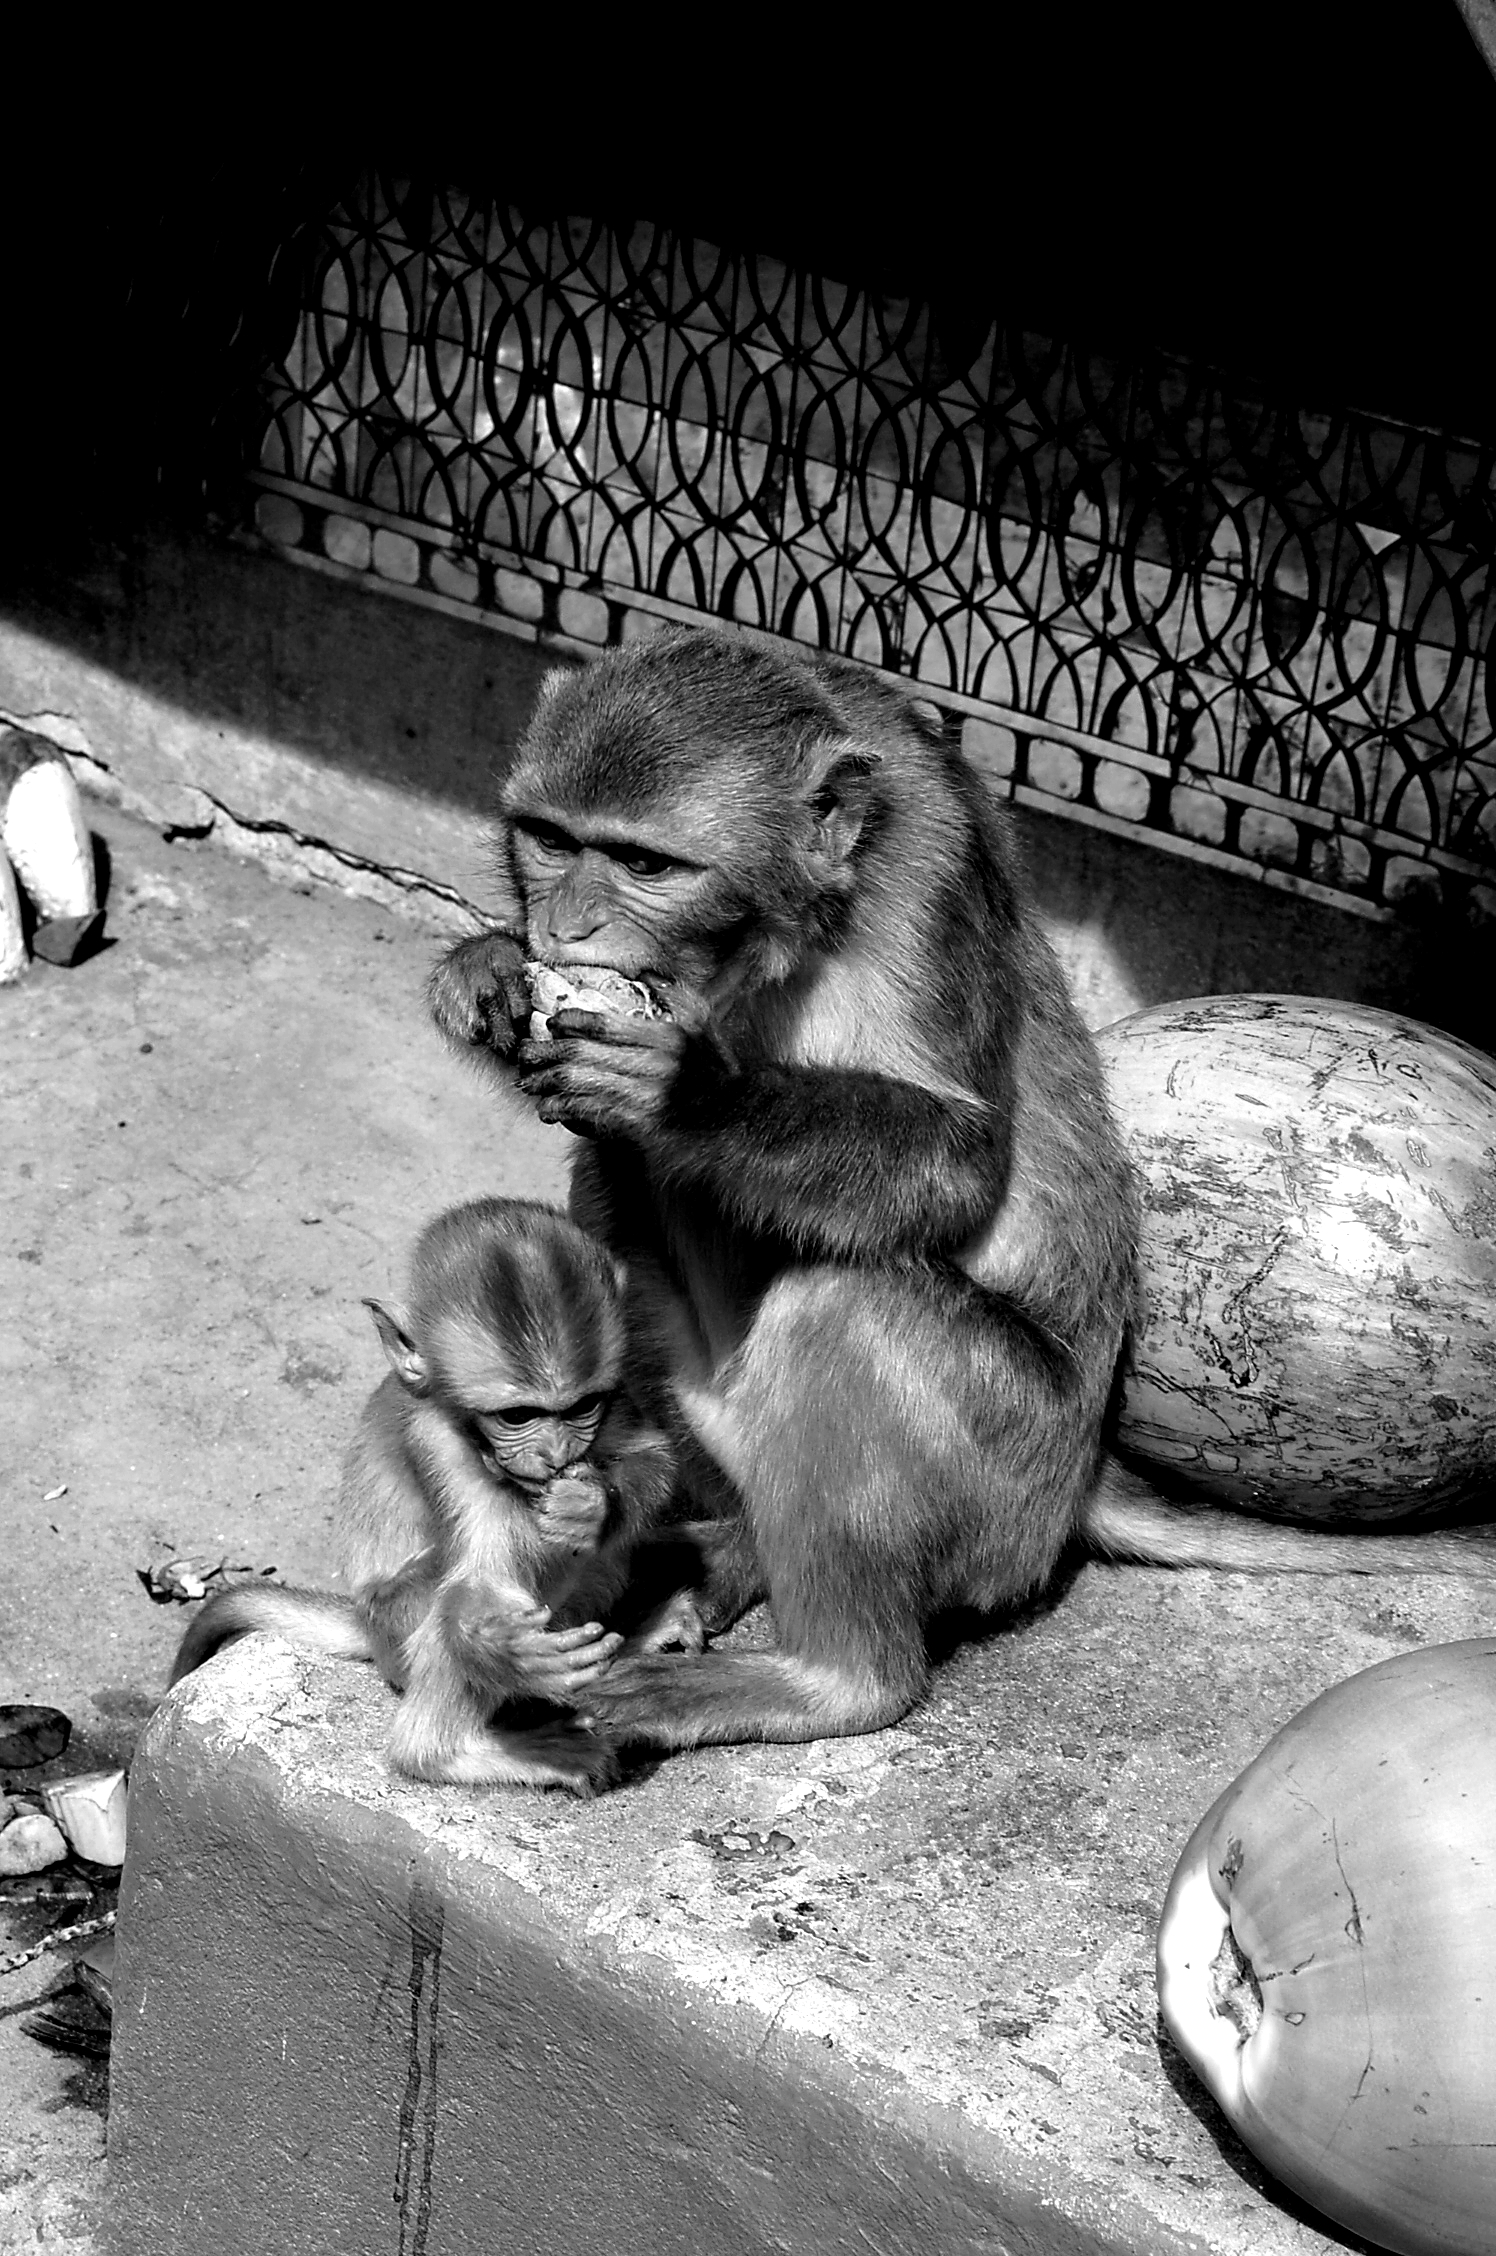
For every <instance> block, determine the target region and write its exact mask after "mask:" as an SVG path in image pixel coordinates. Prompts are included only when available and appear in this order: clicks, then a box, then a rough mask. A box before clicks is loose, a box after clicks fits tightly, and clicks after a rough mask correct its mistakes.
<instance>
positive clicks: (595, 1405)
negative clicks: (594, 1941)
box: [172, 1199, 691, 1793]
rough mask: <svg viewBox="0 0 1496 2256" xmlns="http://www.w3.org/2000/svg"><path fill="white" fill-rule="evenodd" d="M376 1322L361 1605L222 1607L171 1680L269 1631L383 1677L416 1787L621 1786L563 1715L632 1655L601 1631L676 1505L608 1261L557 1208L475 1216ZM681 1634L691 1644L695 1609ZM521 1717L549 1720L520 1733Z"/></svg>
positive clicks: (496, 1210) (260, 1592)
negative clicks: (376, 1377)
mask: <svg viewBox="0 0 1496 2256" xmlns="http://www.w3.org/2000/svg"><path fill="white" fill-rule="evenodd" d="M368 1306H369V1307H370V1308H371V1309H372V1311H373V1313H374V1320H375V1323H376V1325H377V1327H378V1330H379V1334H380V1338H381V1341H382V1343H383V1345H384V1349H385V1353H386V1356H387V1357H388V1359H389V1363H390V1371H389V1375H388V1376H387V1377H386V1378H385V1379H384V1380H383V1381H382V1382H381V1384H380V1385H379V1386H378V1387H377V1388H376V1389H375V1391H374V1393H373V1395H372V1396H371V1397H370V1400H369V1403H368V1406H367V1408H366V1410H365V1412H364V1415H363V1417H362V1419H361V1421H360V1423H359V1428H358V1432H357V1434H356V1436H355V1438H354V1441H353V1444H352V1447H351V1448H350V1450H349V1453H348V1458H347V1463H346V1466H345V1469H344V1475H343V1486H342V1496H341V1517H342V1522H343V1539H344V1546H345V1551H346V1566H347V1571H348V1577H349V1581H350V1583H351V1585H352V1595H351V1596H347V1597H344V1596H339V1595H336V1594H333V1593H330V1592H320V1591H311V1590H296V1589H289V1588H277V1587H274V1586H269V1585H266V1584H264V1583H259V1584H249V1585H244V1586H241V1587H239V1588H236V1589H233V1590H229V1591H225V1592H223V1593H222V1594H221V1595H220V1596H218V1597H215V1598H212V1599H210V1600H209V1602H208V1604H207V1605H206V1606H205V1607H204V1608H203V1609H202V1611H201V1613H200V1614H199V1615H198V1616H197V1618H196V1620H195V1621H194V1622H193V1623H192V1626H191V1627H190V1628H189V1630H188V1631H187V1634H186V1636H185V1637H184V1638H183V1640H182V1645H181V1648H180V1650H179V1652H178V1654H177V1659H176V1663H175V1666H174V1668H173V1670H172V1682H173V1683H176V1682H177V1681H178V1680H179V1679H180V1678H181V1677H183V1676H185V1675H187V1674H188V1673H189V1671H191V1670H192V1669H194V1668H197V1667H198V1666H199V1665H200V1664H201V1663H202V1662H203V1661H205V1660H206V1659H207V1658H208V1657H209V1655H210V1654H212V1653H213V1652H215V1651H216V1650H217V1649H218V1647H219V1646H220V1645H221V1644H223V1643H224V1641H225V1640H226V1639H227V1638H230V1637H235V1636H238V1635H240V1634H241V1633H242V1632H243V1631H245V1630H248V1629H273V1630H278V1631H279V1632H280V1633H281V1634H282V1635H284V1636H286V1637H288V1638H290V1639H291V1640H292V1641H293V1642H295V1643H299V1644H302V1645H312V1646H314V1647H316V1648H317V1649H319V1650H322V1651H325V1652H330V1653H335V1654H340V1655H343V1656H345V1657H347V1658H350V1659H365V1660H373V1661H375V1662H377V1664H378V1666H379V1668H380V1670H381V1671H382V1673H383V1674H384V1676H385V1677H386V1679H387V1680H388V1681H389V1683H391V1684H392V1685H394V1686H395V1687H396V1688H397V1689H399V1690H402V1691H403V1693H404V1697H403V1699H402V1700H401V1702H400V1705H399V1708H398V1710H397V1711H396V1714H395V1718H394V1722H393V1725H392V1728H391V1732H390V1756H391V1760H392V1762H393V1763H394V1765H395V1767H396V1768H397V1769H398V1770H402V1771H405V1772H407V1773H409V1774H410V1775H411V1776H413V1777H416V1778H428V1779H436V1780H441V1781H445V1782H448V1783H452V1784H457V1785H496V1784H527V1785H542V1786H543V1785H556V1786H565V1787H569V1788H571V1789H572V1790H573V1791H574V1792H582V1793H585V1792H589V1791H591V1790H592V1789H593V1788H594V1787H598V1786H602V1785H606V1784H608V1783H610V1782H611V1781H612V1779H613V1777H614V1775H615V1772H616V1759H615V1756H614V1753H613V1749H612V1745H611V1743H610V1741H609V1739H608V1737H607V1735H606V1734H605V1733H602V1732H599V1731H598V1730H596V1729H594V1728H593V1727H592V1726H591V1724H590V1723H589V1722H587V1721H585V1720H583V1719H582V1718H580V1717H579V1716H577V1715H576V1714H574V1713H572V1712H569V1711H573V1710H575V1709H577V1708H578V1707H580V1706H582V1705H584V1704H585V1703H587V1702H589V1701H590V1697H591V1693H592V1690H593V1689H594V1687H595V1686H596V1684H597V1682H598V1681H599V1679H600V1677H601V1676H602V1674H603V1672H604V1671H605V1670H606V1668H607V1666H608V1663H609V1662H610V1660H611V1658H612V1656H613V1654H614V1653H615V1652H617V1650H618V1649H619V1647H620V1646H621V1644H622V1643H623V1639H622V1636H621V1635H620V1634H619V1633H618V1632H617V1631H616V1630H605V1629H604V1627H603V1623H604V1621H605V1620H606V1619H607V1617H608V1615H609V1613H610V1612H611V1610H612V1609H613V1608H614V1606H615V1604H616V1602H617V1601H618V1599H619V1597H620V1596H621V1593H622V1591H623V1588H624V1584H625V1582H626V1580H627V1579H628V1575H629V1570H630V1565H631V1562H632V1559H633V1556H634V1553H635V1551H636V1548H637V1546H638V1545H639V1543H640V1542H641V1540H642V1539H643V1538H644V1537H645V1536H646V1534H647V1532H648V1531H649V1530H650V1529H651V1528H652V1527H653V1526H654V1524H655V1523H656V1522H657V1521H658V1520H659V1518H660V1517H661V1515H662V1513H663V1511H664V1508H665V1505H666V1503H667V1501H668V1498H669V1496H670V1492H671V1488H672V1485H673V1460H672V1457H671V1453H670V1449H669V1446H668V1444H667V1442H666V1441H665V1440H664V1438H663V1436H661V1435H660V1434H658V1433H656V1432H654V1431H652V1430H651V1429H649V1428H648V1427H646V1426H644V1425H643V1424H642V1423H641V1421H640V1420H639V1418H638V1417H637V1415H636V1413H635V1412H634V1411H633V1409H632V1407H631V1405H630V1403H629V1401H628V1399H627V1397H626V1396H625V1395H623V1394H621V1393H620V1392H619V1391H618V1387H619V1380H620V1376H621V1371H622V1365H623V1358H624V1313H623V1302H622V1293H621V1288H620V1281H619V1277H618V1274H617V1271H616V1269H615V1265H614V1263H613V1261H612V1259H611V1257H610V1256H609V1255H608V1254H607V1252H606V1251H605V1250H604V1249H603V1247H601V1246H600V1245H598V1244H597V1243H596V1242H595V1240H593V1239H591V1238H589V1237H588V1236H587V1235H586V1234H585V1233H584V1232H583V1231H582V1230H580V1229H578V1228H577V1227H576V1225H575V1224H574V1223H572V1222H569V1221H568V1220H566V1218H565V1217H564V1216H562V1215H559V1214H556V1213H555V1212H553V1211H552V1210H551V1209H550V1208H548V1207H544V1206H540V1205H537V1204H534V1203H532V1202H529V1201H522V1200H511V1199H479V1200H475V1201H474V1202H472V1203H471V1204H469V1205H466V1206H461V1207H456V1208H454V1209H452V1210H451V1211H450V1212H448V1213H446V1214H442V1215H440V1216H438V1217H437V1219H436V1220H435V1221H434V1222H432V1223H430V1224H429V1225H428V1227H427V1228H426V1229H425V1230H424V1231H423V1232H422V1234H421V1237H420V1239H419V1240H418V1242H417V1244H416V1247H415V1252H414V1255H413V1258H412V1262H411V1284H410V1293H409V1297H408V1300H407V1302H406V1303H405V1305H404V1306H402V1307H399V1308H393V1307H389V1306H387V1305H386V1304H384V1303H383V1302H380V1301H370V1302H369V1303H368ZM669 1629H670V1631H671V1632H672V1633H674V1634H681V1635H687V1636H689V1635H690V1634H691V1625H690V1619H689V1613H688V1610H677V1612H676V1613H675V1614H673V1615H672V1616H671V1617H670V1621H669ZM662 1633H663V1632H657V1634H662ZM518 1701H526V1702H531V1703H534V1702H537V1701H538V1702H544V1703H547V1704H548V1705H549V1709H550V1712H549V1713H548V1714H546V1715H545V1716H543V1717H542V1718H541V1719H539V1720H535V1719H531V1720H529V1721H527V1722H525V1723H524V1724H520V1723H518V1722H515V1721H513V1720H512V1719H511V1720H510V1721H508V1722H506V1721H505V1719H504V1716H503V1713H502V1711H503V1709H504V1707H505V1706H506V1704H509V1703H513V1702H518Z"/></svg>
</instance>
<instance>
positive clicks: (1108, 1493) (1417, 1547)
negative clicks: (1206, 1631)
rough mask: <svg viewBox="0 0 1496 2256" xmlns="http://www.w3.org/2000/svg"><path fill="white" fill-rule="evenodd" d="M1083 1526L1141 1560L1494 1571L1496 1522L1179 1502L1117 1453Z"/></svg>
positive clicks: (1248, 1570) (1264, 1568)
mask: <svg viewBox="0 0 1496 2256" xmlns="http://www.w3.org/2000/svg"><path fill="white" fill-rule="evenodd" d="M1080 1532H1081V1535H1082V1536H1083V1537H1084V1539H1085V1541H1086V1542H1087V1543H1089V1544H1090V1546H1091V1548H1092V1549H1093V1550H1095V1551H1099V1552H1101V1553H1102V1555H1103V1556H1104V1557H1106V1558H1110V1559H1131V1560H1135V1561H1136V1562H1137V1563H1138V1564H1140V1565H1143V1566H1155V1567H1220V1568H1226V1569H1232V1570H1234V1571H1235V1572H1237V1573H1238V1574H1459V1575H1476V1576H1479V1577H1481V1578H1482V1579H1487V1578H1490V1577H1493V1576H1496V1527H1493V1526H1478V1527H1470V1528H1449V1527H1444V1528H1430V1529H1429V1530H1428V1531H1427V1533H1419V1532H1417V1531H1416V1530H1411V1531H1410V1530H1409V1529H1408V1528H1407V1527H1406V1526H1404V1527H1402V1528H1400V1529H1398V1530H1397V1531H1396V1532H1395V1533H1390V1534H1387V1533H1383V1532H1381V1531H1380V1530H1378V1529H1376V1528H1368V1529H1366V1530H1365V1532H1364V1533H1363V1532H1361V1531H1360V1530H1356V1531H1354V1532H1349V1533H1348V1532H1346V1530H1344V1529H1343V1528H1335V1529H1324V1530H1320V1529H1318V1528H1314V1527H1289V1526H1285V1525H1284V1524H1283V1522H1281V1521H1278V1520H1258V1519H1253V1518H1252V1517H1251V1516H1250V1515H1249V1514H1247V1513H1245V1512H1234V1511H1226V1510H1222V1509H1221V1508H1220V1507H1218V1506H1216V1505H1212V1504H1198V1505H1196V1504H1174V1503H1170V1502H1169V1501H1168V1499H1167V1498H1165V1497H1163V1496H1161V1495H1160V1494H1159V1493H1158V1491H1157V1490H1156V1489H1155V1488H1152V1487H1150V1486H1149V1484H1148V1482H1147V1481H1146V1480H1144V1479H1143V1478H1142V1477H1141V1475H1139V1474H1137V1473H1135V1472H1133V1471H1132V1470H1131V1469H1130V1467H1128V1466H1126V1465H1123V1464H1122V1463H1120V1462H1119V1460H1118V1459H1116V1458H1114V1457H1109V1458H1107V1459H1106V1461H1105V1464H1104V1466H1103V1470H1102V1475H1101V1479H1100V1481H1099V1482H1098V1484H1097V1486H1096V1488H1095V1489H1094V1490H1093V1491H1092V1493H1091V1497H1090V1500H1089V1502H1088V1503H1087V1505H1086V1507H1085V1510H1084V1512H1083V1513H1082V1515H1081V1526H1080Z"/></svg>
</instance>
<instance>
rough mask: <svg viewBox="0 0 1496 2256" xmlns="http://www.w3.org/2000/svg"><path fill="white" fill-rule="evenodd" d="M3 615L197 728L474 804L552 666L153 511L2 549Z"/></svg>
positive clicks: (509, 639)
mask: <svg viewBox="0 0 1496 2256" xmlns="http://www.w3.org/2000/svg"><path fill="white" fill-rule="evenodd" d="M0 621H9V622H10V623H11V624H12V625H14V626H17V627H20V628H22V629H24V630H26V631H27V632H29V633H32V634H35V635H37V636H38V637H40V638H41V639H42V640H43V641H46V642H48V643H53V644H56V645H59V646H60V647H62V648H64V649H66V650H67V651H69V652H71V653H73V654H74V655H76V656H77V657H78V658H80V659H82V660H84V661H85V662H87V663H88V664H91V665H96V666H100V667H103V668H105V669H106V670H107V671H108V672H109V673H111V674H113V675H115V676H116V677H117V678H118V679H119V680H120V681H121V682H123V683H126V684H128V685H129V686H131V687H133V688H136V689H139V690H143V691H146V692H147V693H149V694H151V695H152V696H154V697H157V698H159V699H160V700H162V701H163V702H164V703H166V704H168V705H170V706H171V707H173V708H175V709H177V710H179V711H182V712H185V713H187V714H190V715H191V716H192V717H193V718H194V720H195V721H197V722H198V723H200V724H201V725H202V726H203V727H205V728H208V729H212V728H221V727H230V728H234V729H242V730H246V731H249V732H252V733H254V734H256V735H261V736H264V737H266V738H268V739H269V740H270V741H271V742H273V743H276V744H278V745H281V746H284V747H285V748H286V749H287V750H289V751H293V752H300V753H303V754H305V755H306V756H308V757H309V758H311V759H314V760H317V761H320V762H323V763H325V764H327V765H329V766H331V767H334V768H341V769H343V770H344V771H346V772H347V773H348V774H350V775H353V776H357V777H359V778H360V779H362V780H365V781H375V782H380V783H387V784H393V785H395V786H397V787H399V788H400V789H402V790H406V791H412V790H413V791H419V792H425V793H429V794H430V795H431V796H432V797H434V798H436V799H439V800H442V801H445V802H446V803H447V804H449V805H451V806H454V807H460V808H464V809H471V810H472V811H474V812H475V813H477V814H486V813H487V812H488V810H489V809H490V808H491V806H492V803H493V794H494V788H495V784H496V781H497V778H498V776H499V775H500V774H501V773H502V771H503V768H504V766H505V764H506V762H507V759H508V756H509V754H510V752H511V750H512V748H513V746H514V743H515V741H516V739H517V737H518V735H519V732H520V730H521V728H522V727H523V725H524V722H525V719H526V717H527V715H528V713H529V710H530V707H531V705H532V704H533V702H534V698H535V692H536V689H537V688H538V686H539V682H540V678H541V676H542V674H543V673H544V672H545V670H546V667H547V666H548V665H550V664H553V663H555V660H554V658H552V657H547V656H545V655H543V654H542V653H541V652H539V651H538V650H536V649H535V648H534V647H533V646H532V645H529V644H526V643H523V642H521V641H518V640H516V639H515V638H514V637H513V636H509V635H504V634H500V633H498V632H496V631H495V630H494V629H492V628H488V627H481V626H476V625H469V624H468V623H466V622H465V621H463V620H461V619H454V618H451V617H450V616H448V615H447V614H445V613H442V612H433V611H427V610H422V609H418V608H416V607H415V606H414V605H411V604H407V603H401V602H398V601H395V600H393V599H390V598H381V597H378V596H369V595H365V594H364V593H362V591H360V590H358V589H356V588H350V587H347V586H344V585H342V584H340V583H338V582H336V581H333V580H331V579H327V578H323V577H322V576H320V575H319V574H317V573H315V572H312V571H307V570H299V569H297V568H296V567H295V566H293V565H289V564H287V563H285V562H284V561H283V560H282V559H281V558H279V557H277V556H274V555H269V554H266V553H263V552H261V551H260V550H257V549H254V548H251V547H248V546H244V545H240V544H238V543H235V542H230V541H227V540H225V539H223V538H221V537H216V536H214V535H213V534H211V533H208V532H205V531H200V530H194V529H192V528H190V527H187V526H184V525H182V524H181V523H171V522H161V521H158V522H157V523H156V524H154V525H153V526H151V527H149V528H148V529H147V528H137V529H136V530H134V531H132V532H127V533H114V534H107V533H98V534H84V533H81V532H77V531H70V532H69V534H68V536H67V538H66V539H65V540H60V541H45V540H42V539H40V538H38V539H37V540H35V541H34V542H33V543H32V546H31V550H30V553H29V554H28V556H27V557H26V558H25V559H20V558H18V557H17V556H16V555H15V553H14V552H13V551H10V550H6V551H3V552H0ZM94 749H95V750H96V752H97V754H98V756H99V757H100V758H101V759H103V760H105V761H106V762H107V761H108V760H109V756H110V753H109V747H108V746H107V745H103V744H101V745H98V746H97V747H95V748H94Z"/></svg>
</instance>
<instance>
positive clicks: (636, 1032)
mask: <svg viewBox="0 0 1496 2256" xmlns="http://www.w3.org/2000/svg"><path fill="white" fill-rule="evenodd" d="M550 1029H551V1034H552V1037H553V1039H556V1040H563V1041H564V1040H570V1039H572V1038H575V1039H577V1040H580V1041H584V1042H590V1043H591V1044H593V1045H594V1046H601V1045H604V1044H605V1045H606V1046H607V1047H608V1048H610V1049H614V1048H616V1049H620V1050H627V1049H641V1050H664V1051H669V1052H671V1053H677V1052H679V1050H680V1049H681V1047H682V1033H681V1029H680V1027H678V1026H677V1025H675V1024H674V1023H673V1021H672V1020H670V1019H668V1018H625V1017H624V1016H623V1014H622V1013H621V1012H618V1011H590V1010H574V1009H572V1008H571V1007H570V1006H568V1007H567V1008H565V1009H563V1010H558V1011H557V1012H556V1014H555V1016H554V1017H553V1018H552V1019H551V1021H550ZM540 1047H541V1048H542V1049H543V1048H545V1047H546V1045H545V1044H544V1043H542V1044H540Z"/></svg>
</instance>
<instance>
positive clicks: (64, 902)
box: [4, 759, 99, 918]
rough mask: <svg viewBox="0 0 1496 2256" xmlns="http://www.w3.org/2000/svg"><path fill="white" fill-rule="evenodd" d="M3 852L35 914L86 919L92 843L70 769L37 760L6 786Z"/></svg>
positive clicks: (90, 904) (91, 900)
mask: <svg viewBox="0 0 1496 2256" xmlns="http://www.w3.org/2000/svg"><path fill="white" fill-rule="evenodd" d="M4 837H5V850H6V852H7V853H8V854H9V856H10V858H11V860H12V862H13V863H14V864H15V872H16V876H17V877H18V878H19V880H20V882H21V884H22V886H24V888H25V890H26V892H27V893H28V894H29V895H30V897H31V899H32V901H33V903H34V904H35V907H36V912H37V915H38V916H39V917H43V918H53V917H90V916H92V915H93V914H94V912H95V910H96V909H97V908H98V905H99V902H98V894H97V891H96V889H95V885H94V860H93V841H92V840H91V838H90V837H89V835H88V824H87V823H86V822H85V821H84V818H83V802H82V800H81V799H80V798H79V796H78V786H77V784H76V783H75V782H74V780H73V771H72V769H71V768H70V767H69V766H68V764H67V762H66V761H65V760H62V759H56V760H38V761H37V763H36V765H35V767H31V768H27V770H26V771H25V773H24V775H20V776H18V777H17V778H16V780H15V782H14V783H13V784H12V785H11V788H10V797H9V799H8V800H7V801H6V806H5V824H4Z"/></svg>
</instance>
